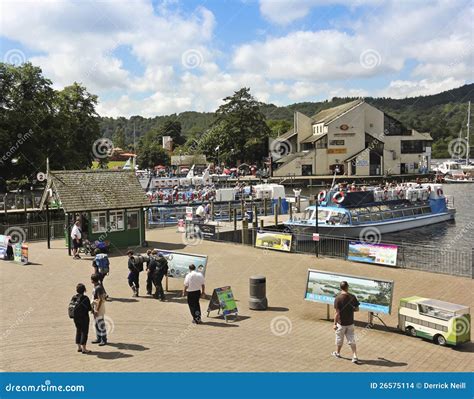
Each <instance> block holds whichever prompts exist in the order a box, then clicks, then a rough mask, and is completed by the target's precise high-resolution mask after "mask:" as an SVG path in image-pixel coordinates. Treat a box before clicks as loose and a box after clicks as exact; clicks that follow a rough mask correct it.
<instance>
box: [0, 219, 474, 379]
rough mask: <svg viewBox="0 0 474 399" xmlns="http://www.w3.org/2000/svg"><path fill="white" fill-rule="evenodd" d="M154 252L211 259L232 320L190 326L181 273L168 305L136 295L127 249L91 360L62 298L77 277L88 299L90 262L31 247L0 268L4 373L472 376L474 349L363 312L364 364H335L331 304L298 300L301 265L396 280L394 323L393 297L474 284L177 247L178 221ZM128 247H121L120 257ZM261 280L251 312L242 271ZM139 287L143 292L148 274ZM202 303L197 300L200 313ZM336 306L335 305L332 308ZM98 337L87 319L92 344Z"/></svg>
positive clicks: (157, 234)
mask: <svg viewBox="0 0 474 399" xmlns="http://www.w3.org/2000/svg"><path fill="white" fill-rule="evenodd" d="M147 239H148V240H149V241H150V242H151V244H152V245H153V246H154V247H161V248H166V249H176V250H180V251H184V252H189V253H198V254H207V255H208V256H209V263H208V268H207V274H206V279H207V282H206V286H207V293H208V294H211V293H212V289H213V288H214V287H221V286H225V285H231V286H232V289H233V292H234V295H235V297H236V298H237V299H238V303H237V304H238V307H239V319H238V320H237V322H235V323H233V322H230V323H227V324H226V323H225V321H224V320H223V319H222V318H220V317H218V316H217V312H212V313H211V317H209V318H207V317H205V318H204V321H205V323H204V324H202V325H198V326H196V325H194V324H191V322H190V321H191V320H190V315H189V311H188V307H187V305H186V302H185V299H184V298H181V297H180V290H181V288H182V280H177V279H170V280H169V290H170V292H168V294H167V296H168V301H167V302H159V301H156V300H154V299H151V298H148V297H140V298H132V297H131V291H130V289H129V287H128V285H127V280H126V277H127V264H126V263H127V262H126V256H125V255H121V254H115V255H114V256H113V257H112V258H111V274H110V276H108V277H107V278H106V280H105V286H106V288H107V291H108V292H109V294H110V295H111V297H112V298H113V300H112V302H108V303H107V305H106V306H107V316H108V318H109V319H108V322H109V330H110V331H109V342H110V344H109V345H107V346H105V347H97V346H95V345H93V344H89V345H88V346H89V349H92V350H93V353H92V354H90V355H82V354H80V353H77V352H76V345H75V344H74V334H75V328H74V325H73V322H72V320H71V319H69V318H68V316H67V305H68V303H69V300H70V298H71V296H72V295H73V294H74V293H75V286H76V284H77V283H78V282H83V283H85V284H86V285H87V287H88V293H89V294H90V292H91V290H92V286H91V284H90V274H91V271H92V269H91V267H90V259H87V260H86V259H83V260H77V261H75V260H72V259H71V258H70V257H68V256H67V250H66V249H64V248H63V247H62V246H63V245H64V240H58V241H53V243H52V246H53V249H50V250H48V249H46V244H45V243H44V242H38V243H32V244H30V250H29V252H30V261H31V262H32V264H31V265H28V266H21V265H17V264H14V263H13V262H1V263H0V281H1V291H0V304H1V307H0V312H1V319H0V355H1V356H0V370H5V371H473V370H474V367H473V364H474V363H473V356H472V352H473V350H474V345H473V344H472V343H470V344H467V345H464V346H463V347H460V348H459V349H452V348H450V347H440V346H436V345H434V344H433V343H431V342H428V341H424V340H422V339H419V338H411V337H408V336H405V335H404V334H401V333H400V334H399V333H396V332H394V330H392V331H387V330H385V329H384V328H382V327H380V325H377V326H376V327H375V328H372V329H370V328H366V326H367V313H366V312H361V313H360V314H358V315H357V320H358V321H359V323H358V328H357V334H358V346H359V357H360V359H361V361H362V364H361V365H358V366H357V365H353V364H352V363H351V362H350V350H349V348H348V347H347V346H345V347H344V348H343V356H344V357H345V358H343V359H334V358H332V357H331V355H330V353H331V351H332V350H334V332H333V330H332V322H330V321H327V320H325V318H326V306H325V305H323V304H318V303H312V302H307V301H305V300H304V299H303V297H304V290H305V282H306V276H307V269H308V268H316V269H321V270H327V271H334V272H343V273H347V274H354V275H361V276H371V277H374V278H377V277H378V278H384V279H393V280H395V293H394V302H393V304H394V312H393V314H392V315H390V316H385V317H383V320H384V321H385V322H386V323H387V324H388V325H389V327H392V328H394V327H396V324H397V317H396V310H397V308H398V306H397V302H398V300H399V298H400V297H403V296H410V295H422V296H427V297H433V298H437V299H441V300H446V301H450V302H455V303H461V304H465V305H469V306H470V307H471V308H472V307H473V302H474V301H473V295H472V292H474V290H473V288H474V287H473V281H472V280H471V279H467V278H460V277H451V276H445V275H439V274H433V273H426V272H418V271H414V270H400V269H392V268H387V267H380V266H374V265H366V264H356V263H351V262H345V261H342V260H338V259H330V258H318V259H317V258H315V257H314V256H310V255H300V254H287V253H280V252H277V251H270V250H261V249H257V248H252V247H243V246H241V245H238V244H223V243H213V242H207V241H205V242H202V243H199V244H198V245H195V246H186V245H184V244H183V242H182V239H181V235H180V234H177V233H176V231H175V229H174V228H167V229H159V230H151V231H148V232H147ZM124 252H125V251H123V253H124ZM255 274H263V275H265V276H266V277H267V297H268V301H269V306H270V307H269V309H268V310H267V311H251V310H249V309H248V291H249V288H248V279H249V276H251V275H255ZM141 283H142V286H143V289H142V293H144V285H145V276H144V274H142V276H141ZM207 303H208V301H207V300H201V306H202V308H203V309H204V310H205V309H207ZM331 313H332V310H331ZM93 336H94V331H93V326H92V324H91V328H90V332H89V337H90V339H89V341H90V340H91V338H93Z"/></svg>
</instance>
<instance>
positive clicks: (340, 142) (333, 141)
mask: <svg viewBox="0 0 474 399" xmlns="http://www.w3.org/2000/svg"><path fill="white" fill-rule="evenodd" d="M329 145H344V140H331V141H329Z"/></svg>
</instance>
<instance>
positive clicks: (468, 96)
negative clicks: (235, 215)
mask: <svg viewBox="0 0 474 399" xmlns="http://www.w3.org/2000/svg"><path fill="white" fill-rule="evenodd" d="M229 94H230V93H229ZM354 99H355V98H353V97H345V98H340V97H335V98H333V99H332V100H331V101H322V102H302V103H296V104H292V105H288V106H286V107H277V106H275V105H273V104H264V103H261V104H260V106H261V111H262V112H263V113H264V114H265V116H266V118H267V122H268V124H269V126H270V128H271V129H272V131H273V135H277V134H278V133H284V131H282V130H286V128H288V127H289V126H290V127H291V125H292V123H293V113H294V111H299V112H302V113H303V114H305V115H308V116H312V115H314V114H316V113H317V112H319V111H321V110H323V109H326V108H330V107H334V106H337V105H340V104H342V103H345V102H348V101H351V100H354ZM365 100H366V101H367V102H368V103H369V104H372V105H374V106H375V107H376V108H378V109H380V110H382V111H384V112H386V113H387V114H389V115H391V116H393V117H395V118H396V119H398V120H399V121H401V122H402V123H403V124H405V125H406V126H408V127H409V128H413V129H416V130H418V131H420V132H429V133H431V136H432V137H433V139H434V145H433V156H434V157H439V158H443V157H449V154H448V151H447V148H448V143H449V141H450V140H451V139H453V138H457V137H458V136H459V132H460V130H461V128H462V129H463V137H465V135H466V123H467V103H468V101H469V100H471V101H473V102H474V84H473V83H471V84H467V85H464V86H462V87H459V88H457V89H452V90H448V91H445V92H442V93H439V94H435V95H431V96H419V97H410V98H405V99H398V100H397V99H391V98H373V97H367V98H365ZM214 118H215V117H214V113H210V112H192V111H190V112H182V113H180V114H172V115H166V116H157V117H154V118H143V117H141V116H133V117H131V118H124V117H120V118H107V117H101V118H100V119H99V124H100V129H101V133H102V136H103V137H109V138H113V137H114V134H116V132H117V131H118V130H119V131H120V130H122V131H123V133H124V134H125V144H126V145H130V144H132V143H133V131H134V129H135V138H136V141H137V142H138V139H139V138H140V137H141V136H142V135H144V134H146V133H147V132H149V131H150V130H160V129H161V128H162V127H163V126H164V125H165V124H166V122H170V121H179V122H180V123H181V128H182V134H183V135H184V136H185V137H191V136H192V137H199V136H200V135H201V134H202V133H203V132H204V131H206V130H207V129H208V128H209V127H210V125H211V124H212V122H213V121H214ZM277 121H280V122H277ZM471 132H472V129H471ZM471 145H472V140H471Z"/></svg>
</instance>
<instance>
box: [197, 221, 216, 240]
mask: <svg viewBox="0 0 474 399" xmlns="http://www.w3.org/2000/svg"><path fill="white" fill-rule="evenodd" d="M196 228H198V229H199V232H200V234H201V235H202V236H203V237H204V238H213V237H214V236H215V235H216V226H215V225H214V224H205V223H194V231H196Z"/></svg>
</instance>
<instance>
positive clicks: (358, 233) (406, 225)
mask: <svg viewBox="0 0 474 399" xmlns="http://www.w3.org/2000/svg"><path fill="white" fill-rule="evenodd" d="M455 213H456V211H455V210H449V211H448V212H443V213H438V214H432V215H422V216H418V217H413V218H406V219H400V220H390V221H385V222H379V223H367V224H359V225H354V226H351V225H326V224H319V225H318V232H319V234H321V235H323V236H334V237H344V236H345V237H361V238H363V237H367V235H372V236H373V235H378V234H380V235H381V234H387V233H395V232H398V231H403V230H410V229H416V228H418V227H423V226H428V225H431V224H436V223H441V222H446V221H449V220H454V215H455ZM286 227H287V228H289V229H290V230H291V231H292V233H293V234H295V235H296V239H297V240H299V241H307V240H312V234H313V233H315V232H316V226H315V223H314V222H313V224H299V223H295V224H286Z"/></svg>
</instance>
